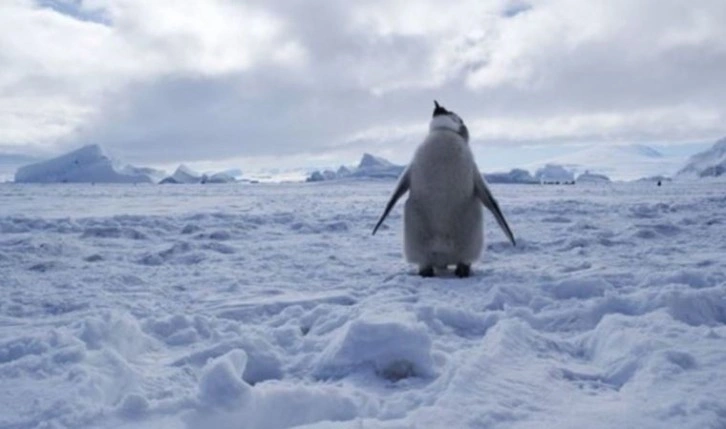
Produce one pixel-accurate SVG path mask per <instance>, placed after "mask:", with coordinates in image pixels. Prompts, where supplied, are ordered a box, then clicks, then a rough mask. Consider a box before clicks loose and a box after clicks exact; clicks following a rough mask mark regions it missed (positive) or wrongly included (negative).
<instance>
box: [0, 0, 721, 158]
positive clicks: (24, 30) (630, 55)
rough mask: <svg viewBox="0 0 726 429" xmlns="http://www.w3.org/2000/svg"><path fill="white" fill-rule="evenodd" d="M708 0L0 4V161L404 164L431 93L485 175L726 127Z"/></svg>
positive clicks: (25, 0)
mask: <svg viewBox="0 0 726 429" xmlns="http://www.w3.org/2000/svg"><path fill="white" fill-rule="evenodd" d="M724 23H726V2H725V1H723V0H693V1H680V0H589V1H582V0H542V1H526V0H513V1H512V0H491V1H487V0H472V1H469V0H461V1H448V2H442V1H441V0H431V1H429V0H418V1H409V0H359V1H355V2H344V1H337V0H266V1H263V0H249V1H238V0H185V1H174V0H154V1H148V0H0V156H2V157H3V159H5V162H6V163H7V162H10V161H8V160H15V161H18V160H23V159H26V157H44V156H49V155H55V154H58V153H61V152H63V151H66V150H69V149H72V148H76V147H79V146H81V145H83V144H89V143H98V144H100V145H101V146H102V147H103V148H104V149H105V150H106V151H107V152H108V153H110V154H111V155H112V156H114V157H116V158H120V159H122V160H124V161H128V162H132V163H136V164H145V165H157V166H170V165H174V164H177V163H180V162H186V163H191V164H192V165H199V166H229V167H242V168H243V169H257V168H269V167H271V166H275V165H277V166H281V167H284V168H289V167H310V166H334V165H337V164H340V163H346V164H348V163H354V162H355V161H356V160H357V159H358V158H359V157H360V155H361V153H363V152H372V153H375V154H379V155H383V156H385V157H388V158H390V159H392V160H394V161H397V162H401V163H404V162H407V160H408V159H409V157H410V155H411V153H412V151H413V148H414V147H415V145H416V144H417V143H418V142H420V141H421V139H422V137H423V136H424V135H425V132H426V127H427V123H428V120H429V118H430V115H431V111H432V108H433V102H432V100H433V99H437V100H439V101H440V102H441V103H442V104H443V105H445V106H446V107H447V108H449V109H451V110H454V111H456V112H457V113H459V114H460V116H461V117H462V118H463V119H464V120H465V122H466V123H467V124H468V126H469V129H470V131H471V134H472V146H473V148H474V151H475V154H476V156H477V159H478V160H479V164H480V165H481V166H482V167H483V168H485V169H497V168H509V167H513V166H517V165H522V164H526V163H530V162H532V161H534V160H536V159H538V158H545V157H551V156H553V155H556V154H558V153H566V152H567V151H572V150H574V149H575V148H578V147H583V146H587V145H612V144H624V143H644V144H650V145H655V146H657V147H659V148H660V149H663V150H666V151H667V150H668V148H672V150H673V151H688V150H694V151H695V149H696V148H698V149H701V148H702V147H704V145H705V144H706V143H707V142H712V141H714V140H716V139H717V138H718V137H722V136H724V135H726V25H725V24H724Z"/></svg>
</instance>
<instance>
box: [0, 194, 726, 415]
mask: <svg viewBox="0 0 726 429" xmlns="http://www.w3.org/2000/svg"><path fill="white" fill-rule="evenodd" d="M392 188H393V183H392V182H377V183H375V182H374V183H349V182H337V183H336V182H328V183H319V184H282V185H239V184H236V185H219V186H199V185H194V186H187V185H179V186H173V187H168V186H152V185H139V186H131V185H104V186H100V185H97V186H90V185H65V186H63V185H14V184H7V185H0V427H2V428H36V427H37V428H61V427H69V428H84V427H100V428H111V427H122V428H162V429H163V428H203V429H211V428H222V429H226V428H288V427H293V426H298V425H308V426H305V427H306V428H351V429H353V428H356V429H358V428H378V427H385V428H444V427H445V428H464V427H472V428H583V427H587V428H694V429H695V428H698V429H702V428H725V427H726V383H725V382H724V380H726V217H724V213H726V194H724V191H723V186H719V185H716V184H713V183H667V184H665V185H664V186H662V187H656V186H655V185H653V184H652V183H640V184H612V185H604V186H592V187H587V186H580V185H576V186H561V187H558V186H496V185H495V186H493V187H492V189H493V192H494V194H495V195H496V196H497V197H498V199H499V202H500V205H501V207H502V210H503V211H504V212H505V215H507V217H508V220H509V223H510V225H511V226H512V229H513V230H514V233H515V234H516V236H517V242H518V247H516V248H513V247H511V246H510V245H509V244H508V243H507V242H506V239H505V237H504V236H503V234H502V233H501V231H500V230H499V228H498V227H497V226H496V225H495V223H494V222H493V220H492V218H491V216H488V217H487V220H486V222H487V223H486V226H487V228H486V241H487V248H486V251H485V253H484V255H483V257H482V259H481V261H479V262H478V263H477V264H475V266H474V276H473V277H472V278H468V279H463V280H460V279H457V278H455V277H454V276H453V274H451V275H448V276H445V277H443V278H441V277H440V278H434V279H423V278H420V277H418V276H416V275H414V272H415V270H414V267H411V266H408V265H406V264H405V263H404V261H403V259H402V255H401V241H402V240H401V207H400V206H399V207H397V208H396V210H394V212H393V214H392V216H390V217H389V219H388V220H387V223H386V226H385V227H384V229H383V230H381V231H379V233H378V234H377V235H376V236H373V237H372V236H371V235H370V232H371V227H372V226H373V224H374V222H375V220H376V219H377V217H378V216H379V215H380V213H381V210H382V209H383V205H384V204H385V201H386V200H387V199H388V196H389V193H390V191H391V190H392Z"/></svg>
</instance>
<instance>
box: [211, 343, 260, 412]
mask: <svg viewBox="0 0 726 429" xmlns="http://www.w3.org/2000/svg"><path fill="white" fill-rule="evenodd" d="M245 366H247V354H246V353H245V352H244V350H232V351H230V352H228V353H226V354H224V355H222V356H220V357H217V358H214V359H212V360H211V361H210V362H209V363H207V365H206V366H205V367H204V369H203V371H202V376H201V378H200V380H199V400H200V402H202V403H203V404H207V405H210V406H222V407H228V408H232V407H238V406H239V405H240V404H244V403H245V402H246V401H248V400H249V399H250V396H251V391H252V387H251V386H250V385H249V384H247V383H245V381H244V380H242V373H243V372H244V370H245Z"/></svg>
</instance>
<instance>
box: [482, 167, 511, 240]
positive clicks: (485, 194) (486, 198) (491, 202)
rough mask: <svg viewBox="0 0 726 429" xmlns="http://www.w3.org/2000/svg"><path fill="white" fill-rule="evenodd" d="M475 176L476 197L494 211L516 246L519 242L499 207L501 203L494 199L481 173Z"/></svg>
mask: <svg viewBox="0 0 726 429" xmlns="http://www.w3.org/2000/svg"><path fill="white" fill-rule="evenodd" d="M474 176H475V177H474V193H475V194H476V197H477V198H478V199H479V200H481V202H482V203H483V204H484V207H486V208H488V209H489V211H490V212H492V214H493V215H494V218H495V219H496V220H497V223H498V224H499V226H500V227H501V228H502V231H504V233H505V234H506V235H507V238H509V241H511V242H512V245H513V246H516V245H517V243H516V242H515V241H514V234H512V230H511V229H510V228H509V224H507V220H506V219H505V218H504V215H503V214H502V210H501V209H500V208H499V204H497V200H495V199H494V196H493V195H492V192H491V191H490V190H489V187H488V186H487V183H486V182H485V181H484V178H483V177H482V176H481V174H478V173H477V174H475V175H474Z"/></svg>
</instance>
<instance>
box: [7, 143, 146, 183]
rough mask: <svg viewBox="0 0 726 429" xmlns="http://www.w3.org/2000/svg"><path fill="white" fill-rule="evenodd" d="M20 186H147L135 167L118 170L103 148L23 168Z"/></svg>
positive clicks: (94, 147) (18, 178)
mask: <svg viewBox="0 0 726 429" xmlns="http://www.w3.org/2000/svg"><path fill="white" fill-rule="evenodd" d="M15 181H16V182H18V183H59V182H63V183H66V182H68V183H147V182H151V179H150V178H149V177H148V176H146V175H145V174H141V173H140V172H139V171H137V169H135V168H134V167H127V168H125V169H123V168H122V169H117V168H116V167H115V166H114V163H113V161H112V160H111V159H110V158H108V157H107V156H106V155H104V154H103V151H102V150H101V148H100V146H98V145H88V146H84V147H82V148H80V149H77V150H74V151H72V152H69V153H67V154H64V155H61V156H58V157H56V158H52V159H49V160H46V161H41V162H37V163H35V164H30V165H26V166H24V167H20V168H19V169H18V171H17V172H16V173H15Z"/></svg>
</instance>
